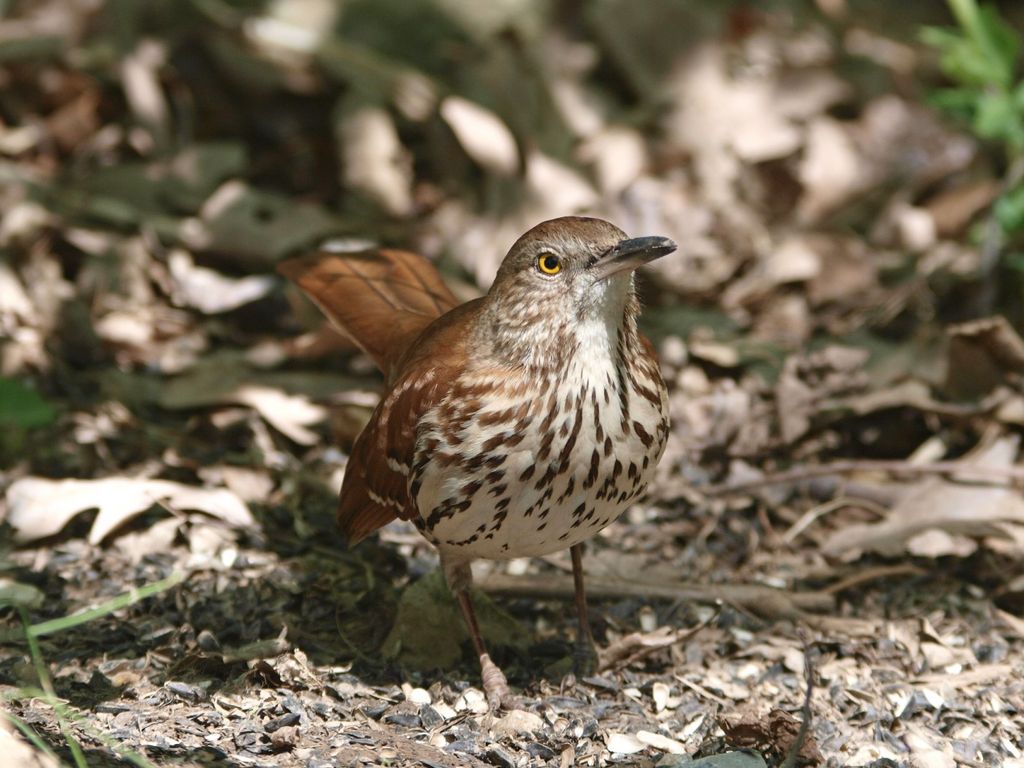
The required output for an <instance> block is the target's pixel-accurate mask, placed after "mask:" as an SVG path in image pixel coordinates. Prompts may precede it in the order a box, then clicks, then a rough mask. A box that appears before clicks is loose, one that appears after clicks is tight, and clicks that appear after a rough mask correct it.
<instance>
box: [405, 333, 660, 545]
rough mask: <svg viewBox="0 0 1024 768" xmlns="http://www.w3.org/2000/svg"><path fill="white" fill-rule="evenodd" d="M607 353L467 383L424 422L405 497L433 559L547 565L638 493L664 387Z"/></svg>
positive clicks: (631, 360) (655, 438)
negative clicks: (527, 560)
mask: <svg viewBox="0 0 1024 768" xmlns="http://www.w3.org/2000/svg"><path fill="white" fill-rule="evenodd" d="M638 346H639V345H638ZM614 352H615V353H617V354H604V355H598V354H592V355H579V354H578V355H576V356H574V358H573V359H572V360H571V361H570V362H569V364H568V365H566V366H565V367H564V368H563V369H561V370H558V371H557V372H549V373H546V374H541V375H538V374H532V375H516V374H509V373H508V372H502V373H500V374H499V373H497V372H490V373H479V374H476V375H466V376H464V377H463V378H461V379H460V380H459V381H458V382H456V384H455V386H453V388H452V393H451V395H450V396H449V397H448V398H446V400H445V401H444V402H442V403H441V404H440V405H439V406H437V407H435V408H434V409H432V410H431V411H430V412H428V413H427V414H426V416H425V417H424V419H423V420H422V422H421V424H420V428H419V433H418V439H417V449H416V458H415V461H414V465H413V472H412V473H411V476H410V480H409V485H410V488H409V490H410V497H411V498H412V499H413V500H414V501H415V504H416V507H417V511H418V519H417V520H416V521H415V522H416V523H417V526H418V527H419V528H420V530H421V531H423V533H424V534H425V535H426V536H427V537H428V538H429V539H430V540H431V541H433V542H434V543H435V544H436V545H437V546H438V548H439V549H441V550H442V551H443V552H446V553H450V554H452V555H455V556H460V557H466V558H476V557H488V558H498V559H502V558H510V557H528V556H529V557H532V556H538V555H543V554H548V553H550V552H554V551H557V550H559V549H564V548H566V547H569V546H571V545H573V544H576V543H578V542H580V541H583V540H585V539H587V538H590V537H591V536H593V535H594V534H595V533H597V532H598V531H599V530H601V529H602V528H603V527H605V526H606V525H608V524H609V523H610V522H612V521H613V520H614V519H615V518H617V517H618V516H619V515H620V514H621V513H622V511H623V510H625V509H626V507H628V506H629V504H630V503H632V502H633V501H634V500H636V499H637V498H638V497H639V496H640V495H641V494H642V493H643V491H644V488H645V487H646V485H647V483H648V481H649V480H650V478H651V477H652V476H653V473H654V469H655V465H656V464H657V462H658V459H659V458H660V457H661V454H662V452H663V451H664V448H665V441H666V439H667V436H668V416H667V407H666V398H665V388H664V383H663V382H662V379H661V376H660V374H659V372H658V369H657V364H656V362H655V361H654V360H653V359H651V358H650V356H649V355H648V354H647V353H646V350H644V349H643V348H642V347H639V349H636V350H628V349H623V348H622V345H621V342H620V347H619V349H616V350H614Z"/></svg>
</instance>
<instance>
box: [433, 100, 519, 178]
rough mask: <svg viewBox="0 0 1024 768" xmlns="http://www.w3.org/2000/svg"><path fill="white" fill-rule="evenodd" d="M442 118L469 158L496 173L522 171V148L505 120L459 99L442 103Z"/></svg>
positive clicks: (507, 174) (511, 173) (504, 173)
mask: <svg viewBox="0 0 1024 768" xmlns="http://www.w3.org/2000/svg"><path fill="white" fill-rule="evenodd" d="M441 117H443V118H444V121H445V122H446V123H448V126H449V127H450V128H451V129H452V132H453V133H454V134H455V138H457V139H458V140H459V144H461V145H462V148H463V149H464V150H466V154H467V155H469V156H470V157H471V158H473V160H475V161H476V162H477V163H479V164H480V165H482V166H483V167H484V168H486V169H487V170H489V171H491V172H492V173H496V174H499V175H501V176H511V175H513V174H514V173H515V172H516V171H517V170H518V169H519V148H518V147H517V146H516V140H515V137H514V136H513V135H512V131H510V130H509V129H508V126H506V125H505V123H504V122H502V120H501V118H500V117H498V116H497V115H495V114H494V113H493V112H491V111H490V110H487V109H484V108H483V107H481V106H480V105H479V104H474V103H473V102H472V101H468V100H466V99H463V98H461V97H459V96H449V97H448V98H446V99H445V100H444V101H442V102H441Z"/></svg>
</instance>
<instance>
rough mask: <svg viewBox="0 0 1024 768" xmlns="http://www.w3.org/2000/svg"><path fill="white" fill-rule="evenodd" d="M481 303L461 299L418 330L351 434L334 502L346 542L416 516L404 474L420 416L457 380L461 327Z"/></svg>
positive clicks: (462, 336)
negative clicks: (394, 375) (365, 419)
mask: <svg viewBox="0 0 1024 768" xmlns="http://www.w3.org/2000/svg"><path fill="white" fill-rule="evenodd" d="M481 305H482V302H481V300H480V299H477V300H475V301H470V302H468V303H466V304H463V305H461V306H459V307H457V308H456V309H454V310H452V311H451V312H448V313H447V314H446V315H445V316H444V317H443V318H441V319H440V320H438V321H437V322H436V323H434V324H433V325H431V326H430V327H429V328H427V329H426V331H424V333H423V334H422V335H421V336H420V337H419V338H418V339H417V341H416V345H415V347H414V348H413V349H411V350H410V351H409V354H408V356H407V357H406V358H405V359H404V360H403V361H402V370H401V374H400V376H399V378H398V380H397V381H396V382H395V383H394V386H392V387H391V389H390V390H389V391H388V392H387V393H386V394H385V395H384V397H383V398H382V399H381V401H380V403H379V404H378V406H377V408H376V410H375V411H374V412H373V416H371V417H370V421H369V423H368V424H367V425H366V428H365V429H364V430H363V431H362V433H361V434H360V435H359V437H358V438H357V439H356V443H355V445H354V446H353V447H352V453H351V455H350V456H349V460H348V465H347V466H346V467H345V479H344V481H343V482H342V486H341V498H340V499H339V502H338V524H339V525H340V526H341V530H342V532H343V533H344V534H345V537H346V538H347V539H348V542H349V544H355V543H356V542H358V541H360V540H361V539H363V538H365V537H366V536H368V535H369V534H371V533H372V532H373V531H375V530H377V529H378V528H380V527H381V526H382V525H386V524H387V523H389V522H391V521H392V520H394V519H395V518H396V517H400V518H402V519H403V520H411V519H413V518H414V517H415V516H416V515H417V510H416V504H415V500H414V499H413V498H411V497H410V495H409V476H410V474H411V472H412V465H413V460H414V456H415V453H416V440H417V436H418V429H419V425H420V420H421V419H422V418H423V415H424V414H425V413H426V412H427V411H429V410H430V409H431V408H433V407H434V406H435V405H437V404H438V403H440V402H441V401H442V400H443V399H444V398H445V396H446V395H447V394H448V393H449V392H450V391H451V389H452V387H453V386H454V385H455V383H456V381H457V380H458V378H459V375H460V373H461V372H462V370H463V367H464V365H465V360H466V355H465V343H466V337H467V334H466V332H465V327H466V325H467V324H469V323H473V322H474V321H475V320H476V314H477V313H478V312H479V309H480V307H481Z"/></svg>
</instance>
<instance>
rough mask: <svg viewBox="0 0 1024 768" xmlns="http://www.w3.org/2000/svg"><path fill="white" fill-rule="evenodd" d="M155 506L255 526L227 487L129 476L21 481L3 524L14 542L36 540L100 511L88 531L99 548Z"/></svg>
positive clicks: (10, 496)
mask: <svg viewBox="0 0 1024 768" xmlns="http://www.w3.org/2000/svg"><path fill="white" fill-rule="evenodd" d="M154 504H162V505H165V506H167V507H170V508H172V509H176V510H181V511H185V510H196V511H199V512H204V513H206V514H208V515H212V516H213V517H216V518H218V519H220V520H223V521H224V522H225V523H227V524H229V525H231V526H234V527H237V528H252V527H254V526H255V524H256V523H255V520H254V519H253V516H252V513H251V512H249V508H248V507H247V506H246V505H245V503H244V502H243V501H242V500H241V499H239V498H238V497H237V496H236V495H235V494H234V493H232V492H231V491H229V490H227V489H225V488H195V487H192V486H188V485H184V484H182V483H175V482H171V481H170V480H148V479H141V478H129V477H108V478H104V479H101V480H46V479H44V478H40V477H26V478H23V479H21V480H18V481H16V482H15V483H14V484H13V485H11V487H10V488H8V489H7V507H8V513H7V522H8V524H10V526H11V527H12V528H13V529H14V536H15V539H16V540H17V541H21V542H25V541H35V540H37V539H42V538H45V537H47V536H52V535H53V534H55V533H57V532H59V531H60V530H61V529H62V528H63V527H64V526H65V525H67V524H68V522H70V521H71V519H72V518H74V517H75V516H76V515H78V514H80V513H82V512H85V511H87V510H90V509H98V510H99V514H98V515H97V516H96V520H95V521H94V522H93V524H92V529H91V530H90V531H89V542H90V543H91V544H98V543H99V542H100V541H102V540H103V539H104V538H105V537H106V536H107V535H108V534H109V533H110V532H111V531H113V530H114V529H116V528H117V527H119V526H120V525H122V524H124V523H125V522H127V521H128V520H131V519H132V518H133V517H136V516H137V515H140V514H142V513H143V512H145V511H146V510H147V509H149V508H150V507H152V506H153V505H154Z"/></svg>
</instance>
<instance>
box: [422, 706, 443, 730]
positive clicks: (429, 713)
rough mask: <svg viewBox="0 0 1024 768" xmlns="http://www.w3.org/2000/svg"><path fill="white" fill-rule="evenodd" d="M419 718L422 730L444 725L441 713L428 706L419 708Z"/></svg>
mask: <svg viewBox="0 0 1024 768" xmlns="http://www.w3.org/2000/svg"><path fill="white" fill-rule="evenodd" d="M419 716H420V723H421V724H422V725H423V727H424V728H436V727H437V726H439V725H441V724H442V723H444V717H442V716H441V713H440V712H438V711H437V710H436V709H434V708H433V707H432V706H430V705H429V704H424V705H423V706H422V707H420V712H419Z"/></svg>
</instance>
